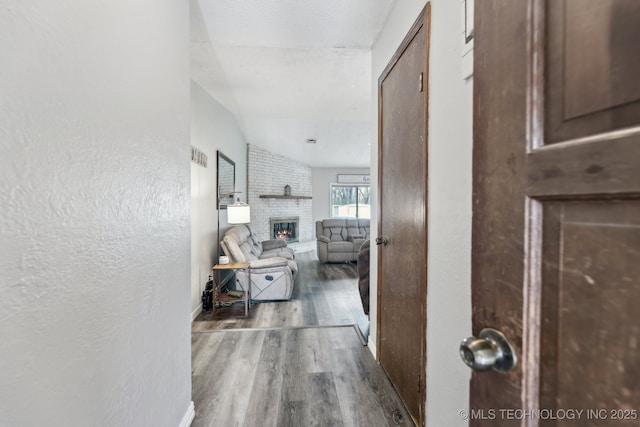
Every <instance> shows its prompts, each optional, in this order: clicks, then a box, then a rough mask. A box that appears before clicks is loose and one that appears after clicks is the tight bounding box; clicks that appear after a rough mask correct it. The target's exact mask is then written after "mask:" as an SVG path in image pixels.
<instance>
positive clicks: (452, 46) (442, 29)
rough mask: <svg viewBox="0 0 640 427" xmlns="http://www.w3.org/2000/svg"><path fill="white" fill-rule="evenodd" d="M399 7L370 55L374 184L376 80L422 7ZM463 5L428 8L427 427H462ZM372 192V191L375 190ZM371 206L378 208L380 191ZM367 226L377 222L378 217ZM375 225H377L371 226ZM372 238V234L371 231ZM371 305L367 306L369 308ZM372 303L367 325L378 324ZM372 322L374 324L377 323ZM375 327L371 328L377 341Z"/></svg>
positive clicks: (466, 101)
mask: <svg viewBox="0 0 640 427" xmlns="http://www.w3.org/2000/svg"><path fill="white" fill-rule="evenodd" d="M424 5H425V2H424V1H419V0H402V1H397V2H396V4H395V6H394V9H393V11H392V13H391V15H390V16H389V19H388V20H387V23H386V24H385V27H384V29H383V31H382V32H381V34H380V36H379V38H378V40H377V41H376V43H375V44H374V46H373V54H372V66H373V72H372V91H373V94H374V105H373V108H372V123H373V126H372V144H371V182H372V183H374V182H377V180H378V152H377V145H378V144H377V141H378V119H377V116H378V111H377V101H378V95H377V94H378V89H377V88H378V77H379V76H380V74H381V73H382V71H383V70H384V67H385V66H386V65H387V63H388V62H389V60H390V59H391V56H392V55H393V53H394V52H395V50H396V49H397V47H398V46H399V45H400V43H401V41H402V39H403V38H404V36H405V35H406V33H407V32H408V31H409V28H410V27H411V25H412V24H413V22H414V21H415V19H416V18H417V16H418V14H419V13H420V11H421V10H422V8H423V7H424ZM461 14H462V11H461V3H460V2H459V1H451V0H432V1H431V23H432V28H431V57H430V70H429V72H430V75H429V79H430V81H429V90H430V94H429V201H428V224H429V225H428V226H429V252H428V253H429V255H428V256H429V258H428V281H429V291H428V298H427V315H428V319H427V331H426V336H425V339H426V340H427V376H426V379H427V403H426V425H428V426H448V427H455V426H460V427H461V426H466V425H468V421H465V420H462V419H460V417H459V416H458V412H459V410H460V409H463V408H467V407H468V398H469V378H470V371H469V369H468V368H466V366H465V365H464V364H463V363H462V361H461V360H460V356H459V355H458V346H459V344H460V341H461V340H462V338H464V337H467V336H469V334H470V333H471V284H470V270H471V150H472V84H471V83H469V82H465V81H464V80H462V78H461V77H460V76H461V66H462V60H461V42H460V32H461V30H462V29H461V23H460V16H461ZM374 188H375V187H374ZM374 197H375V200H374V201H373V206H377V201H376V200H377V197H378V193H377V188H375V191H374ZM372 216H373V218H372V223H377V212H376V213H374V214H373V215H372ZM374 221H375V222H374ZM371 232H372V238H375V237H376V236H375V234H376V233H377V227H373V226H372V227H371ZM371 259H372V263H373V266H372V268H371V285H372V290H371V292H372V295H375V294H376V289H377V268H376V267H375V265H376V264H377V253H376V251H372V257H371ZM373 301H374V300H372V303H373ZM376 313H377V307H376V304H372V306H371V316H370V317H371V319H376ZM374 323H375V321H374ZM376 331H377V325H375V324H373V325H372V327H371V337H372V338H373V339H374V340H375V337H376Z"/></svg>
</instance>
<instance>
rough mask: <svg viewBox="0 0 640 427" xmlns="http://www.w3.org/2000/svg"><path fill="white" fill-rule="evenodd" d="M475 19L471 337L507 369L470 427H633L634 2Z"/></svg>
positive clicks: (514, 2)
mask: <svg viewBox="0 0 640 427" xmlns="http://www.w3.org/2000/svg"><path fill="white" fill-rule="evenodd" d="M475 12H476V17H475V68H474V173H473V176H474V194H473V244H472V248H473V249H472V250H473V258H472V295H473V331H474V334H477V333H478V332H479V331H480V330H481V329H483V328H485V327H492V328H497V329H500V330H501V331H502V332H504V334H505V335H506V336H507V337H508V338H510V339H511V340H512V341H513V343H514V344H515V347H516V350H517V353H518V356H519V359H520V361H519V364H518V367H517V368H516V369H515V370H514V371H512V372H510V373H507V374H499V373H497V372H495V371H487V372H474V373H473V376H472V381H471V399H470V400H471V407H472V409H475V410H478V411H477V412H475V413H473V412H472V413H471V414H472V417H471V418H473V420H472V421H471V423H470V424H471V425H474V426H477V425H487V426H489V425H490V426H521V425H522V426H525V425H526V426H538V425H544V426H550V425H554V426H555V425H557V426H560V425H561V426H631V425H634V426H635V425H639V423H640V421H639V418H640V414H638V410H640V351H638V350H639V346H640V344H639V340H640V335H639V334H640V310H639V309H638V307H637V304H638V303H639V302H640V200H638V198H639V197H640V126H639V125H640V2H639V1H637V0H551V1H547V2H545V1H537V0H536V1H533V0H501V1H489V0H483V1H478V2H476V4H475ZM491 410H493V412H491ZM501 410H504V411H501ZM507 410H514V412H509V411H507ZM515 410H521V411H523V412H517V411H515ZM536 410H540V411H547V412H540V413H539V414H538V413H536V412H528V411H536ZM567 410H576V411H577V410H584V412H582V413H579V412H575V413H574V415H573V418H572V419H568V418H566V416H565V418H562V414H566V412H562V411H567ZM589 411H591V412H589ZM545 414H547V416H545ZM549 415H555V419H546V418H554V417H553V416H551V417H549ZM558 416H560V418H559V417H558ZM483 418H484V420H483Z"/></svg>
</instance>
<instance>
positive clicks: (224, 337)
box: [192, 326, 413, 427]
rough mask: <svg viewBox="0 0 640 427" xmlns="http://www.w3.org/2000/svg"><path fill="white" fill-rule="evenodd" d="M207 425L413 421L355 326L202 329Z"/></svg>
mask: <svg viewBox="0 0 640 427" xmlns="http://www.w3.org/2000/svg"><path fill="white" fill-rule="evenodd" d="M192 345H193V364H192V369H193V401H194V403H195V407H196V418H195V420H194V422H193V424H192V426H193V427H201V426H246V427H253V426H256V427H257V426H260V427H262V426H265V427H267V426H278V427H280V426H295V427H300V426H373V427H375V426H395V425H406V426H412V425H413V423H412V422H411V420H410V418H409V416H408V414H407V413H406V411H405V409H404V407H403V405H402V403H401V401H400V399H399V397H398V395H397V394H396V392H395V391H394V389H393V387H392V385H391V383H390V382H389V380H388V378H387V376H386V375H385V374H384V372H383V371H382V368H380V366H379V365H378V364H377V363H376V361H375V360H374V359H373V357H372V356H371V353H370V352H369V350H367V348H366V347H363V346H362V344H361V343H360V341H359V339H358V336H357V333H356V331H355V329H354V328H353V327H352V326H342V327H303V328H280V329H262V330H229V329H225V330H218V331H210V332H194V333H193V334H192Z"/></svg>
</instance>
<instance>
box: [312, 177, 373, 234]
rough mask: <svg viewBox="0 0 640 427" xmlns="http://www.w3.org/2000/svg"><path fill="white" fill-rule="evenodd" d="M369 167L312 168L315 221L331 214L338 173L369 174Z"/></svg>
mask: <svg viewBox="0 0 640 427" xmlns="http://www.w3.org/2000/svg"><path fill="white" fill-rule="evenodd" d="M369 173H370V171H369V168H312V169H311V174H312V179H313V223H314V229H313V230H314V231H313V233H314V237H315V222H316V221H321V220H323V219H326V218H330V216H331V194H330V193H331V184H336V183H337V182H338V174H347V175H369Z"/></svg>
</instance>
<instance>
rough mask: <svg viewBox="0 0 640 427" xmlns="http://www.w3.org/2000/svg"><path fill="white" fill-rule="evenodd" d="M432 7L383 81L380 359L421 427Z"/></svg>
mask: <svg viewBox="0 0 640 427" xmlns="http://www.w3.org/2000/svg"><path fill="white" fill-rule="evenodd" d="M429 10H430V9H429V4H427V6H426V7H425V8H424V9H423V11H422V12H421V14H420V16H419V17H418V19H417V20H416V22H415V23H414V25H413V26H412V28H411V29H410V30H409V33H408V34H407V36H406V37H405V39H404V40H403V42H402V43H401V45H400V47H399V48H398V50H397V51H396V53H395V54H394V56H393V58H392V59H391V61H390V63H389V65H387V67H386V68H385V70H384V71H383V73H382V75H381V76H380V78H379V80H378V85H379V86H378V87H379V94H380V97H379V99H380V100H379V103H380V105H379V123H380V138H379V164H378V171H379V173H378V178H379V180H378V185H379V189H380V197H379V203H380V204H379V209H378V212H379V222H378V236H380V237H378V240H377V243H378V260H379V261H378V337H377V341H378V349H377V354H378V359H379V361H380V364H381V365H382V367H383V368H384V370H385V371H386V372H387V374H388V376H389V379H390V380H391V382H392V383H393V385H394V387H395V388H396V390H397V391H398V394H399V395H400V397H401V398H402V400H403V401H404V403H405V405H406V407H407V411H408V412H409V414H411V417H412V418H413V420H414V422H415V423H416V425H418V426H420V425H423V423H424V406H425V387H424V372H425V370H426V369H425V363H426V362H425V354H426V347H425V342H426V340H425V335H426V330H427V329H426V303H427V146H428V145H427V105H428V102H427V99H428V95H427V88H428V84H427V81H428V78H427V70H428V69H429V67H428V64H427V61H428V58H429V55H428V47H429V16H430V15H429Z"/></svg>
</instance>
